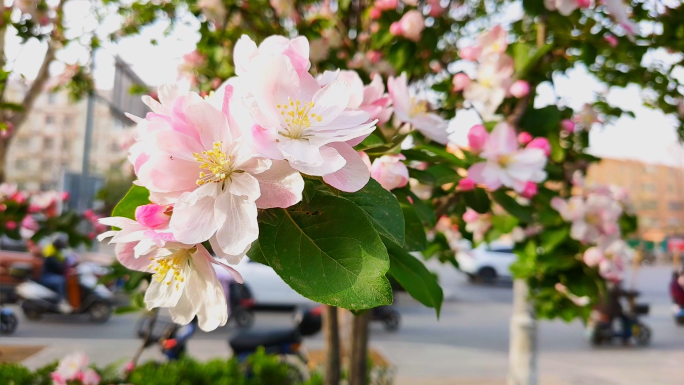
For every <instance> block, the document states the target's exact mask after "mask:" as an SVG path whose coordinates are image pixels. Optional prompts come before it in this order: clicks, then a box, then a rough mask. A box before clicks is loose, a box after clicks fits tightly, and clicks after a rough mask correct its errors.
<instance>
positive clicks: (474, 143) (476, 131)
mask: <svg viewBox="0 0 684 385" xmlns="http://www.w3.org/2000/svg"><path fill="white" fill-rule="evenodd" d="M488 138H489V133H488V132H487V129H486V128H485V127H484V126H483V125H481V124H476V125H474V126H472V127H471V128H470V131H468V147H470V150H471V151H475V152H480V151H482V148H483V147H484V145H485V143H486V142H487V139H488Z"/></svg>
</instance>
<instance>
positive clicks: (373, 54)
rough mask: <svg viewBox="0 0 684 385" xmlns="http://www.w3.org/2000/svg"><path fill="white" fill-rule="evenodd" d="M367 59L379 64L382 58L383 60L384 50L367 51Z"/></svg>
mask: <svg viewBox="0 0 684 385" xmlns="http://www.w3.org/2000/svg"><path fill="white" fill-rule="evenodd" d="M366 59H368V60H369V61H370V62H371V63H372V64H377V63H378V62H379V61H380V60H382V52H380V51H368V52H366Z"/></svg>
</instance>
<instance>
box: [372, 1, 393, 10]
mask: <svg viewBox="0 0 684 385" xmlns="http://www.w3.org/2000/svg"><path fill="white" fill-rule="evenodd" d="M397 5H399V1H398V0H377V1H375V2H374V3H373V7H374V8H377V9H379V10H381V11H391V10H393V9H396V8H397Z"/></svg>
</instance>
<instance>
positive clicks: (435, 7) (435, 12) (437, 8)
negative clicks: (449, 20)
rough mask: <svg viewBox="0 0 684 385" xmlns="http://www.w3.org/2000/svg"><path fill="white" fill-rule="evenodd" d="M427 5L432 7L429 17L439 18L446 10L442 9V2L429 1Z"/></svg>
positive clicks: (436, 0)
mask: <svg viewBox="0 0 684 385" xmlns="http://www.w3.org/2000/svg"><path fill="white" fill-rule="evenodd" d="M427 3H428V4H429V5H430V13H429V15H430V16H432V17H439V16H440V15H441V14H442V13H444V11H445V9H446V8H444V7H442V5H441V4H440V0H427Z"/></svg>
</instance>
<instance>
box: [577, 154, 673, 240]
mask: <svg viewBox="0 0 684 385" xmlns="http://www.w3.org/2000/svg"><path fill="white" fill-rule="evenodd" d="M587 182H589V183H592V182H593V183H597V184H614V185H617V186H621V187H625V188H626V189H627V191H629V196H630V198H631V200H632V202H633V203H634V208H635V209H636V212H637V215H638V216H639V236H640V237H641V238H642V239H645V240H649V241H655V242H660V241H662V240H663V239H664V238H666V237H669V236H673V235H680V236H681V235H684V169H682V168H677V167H669V166H664V165H655V164H646V163H642V162H639V161H634V160H620V159H603V160H602V161H601V162H600V163H596V164H593V165H592V166H591V167H590V168H589V171H588V172H587Z"/></svg>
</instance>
